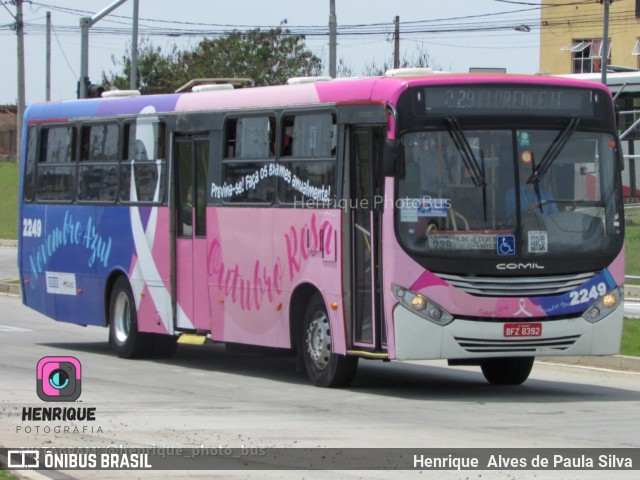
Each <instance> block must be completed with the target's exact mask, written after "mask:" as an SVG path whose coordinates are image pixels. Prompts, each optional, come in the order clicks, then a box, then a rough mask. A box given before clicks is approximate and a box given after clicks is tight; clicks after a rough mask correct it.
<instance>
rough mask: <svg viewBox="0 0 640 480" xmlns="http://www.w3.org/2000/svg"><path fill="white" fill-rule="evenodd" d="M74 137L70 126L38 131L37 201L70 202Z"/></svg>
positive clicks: (73, 175)
mask: <svg viewBox="0 0 640 480" xmlns="http://www.w3.org/2000/svg"><path fill="white" fill-rule="evenodd" d="M76 137H77V129H76V127H74V126H71V125H64V126H56V127H47V128H43V129H42V130H41V137H40V155H39V159H38V160H39V161H38V164H37V168H36V170H37V175H36V178H37V180H36V198H37V199H38V200H51V201H65V202H68V201H71V200H73V197H74V194H75V184H76V164H75V158H76Z"/></svg>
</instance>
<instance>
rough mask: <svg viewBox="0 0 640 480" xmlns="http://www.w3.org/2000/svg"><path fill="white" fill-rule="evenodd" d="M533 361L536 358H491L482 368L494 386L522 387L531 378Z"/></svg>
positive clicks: (484, 361) (485, 376)
mask: <svg viewBox="0 0 640 480" xmlns="http://www.w3.org/2000/svg"><path fill="white" fill-rule="evenodd" d="M533 361H534V357H512V358H489V359H487V360H483V361H482V363H481V364H480V368H481V369H482V373H483V375H484V378H486V379H487V381H488V382H489V383H491V384H492V385H520V384H521V383H524V382H525V380H526V379H527V378H529V374H530V373H531V369H532V368H533Z"/></svg>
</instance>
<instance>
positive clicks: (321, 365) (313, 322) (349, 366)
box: [302, 294, 358, 387]
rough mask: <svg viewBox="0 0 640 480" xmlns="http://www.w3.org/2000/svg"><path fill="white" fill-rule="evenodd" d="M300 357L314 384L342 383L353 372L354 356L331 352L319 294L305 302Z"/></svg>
mask: <svg viewBox="0 0 640 480" xmlns="http://www.w3.org/2000/svg"><path fill="white" fill-rule="evenodd" d="M302 357H303V360H304V366H305V369H306V371H307V375H308V376H309V378H310V379H311V381H312V382H313V384H314V385H315V386H317V387H344V386H346V385H348V384H349V383H350V382H351V380H353V377H354V375H355V373H356V369H357V367H358V357H347V356H345V355H338V354H335V353H332V352H331V327H330V325H329V316H328V315H327V309H326V308H325V306H324V301H323V299H322V296H321V295H319V294H316V295H314V296H313V297H312V298H311V302H309V305H308V306H307V311H306V314H305V318H304V327H303V331H302Z"/></svg>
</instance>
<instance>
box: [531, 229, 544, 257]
mask: <svg viewBox="0 0 640 480" xmlns="http://www.w3.org/2000/svg"><path fill="white" fill-rule="evenodd" d="M547 251H548V243H547V232H529V253H546V252H547Z"/></svg>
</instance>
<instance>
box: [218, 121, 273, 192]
mask: <svg viewBox="0 0 640 480" xmlns="http://www.w3.org/2000/svg"><path fill="white" fill-rule="evenodd" d="M275 131H276V120H275V118H274V117H273V116H264V115H263V116H254V117H241V118H228V119H227V120H226V121H225V134H224V139H225V140H224V157H225V158H224V160H223V162H222V184H223V185H225V184H226V185H228V186H229V187H231V189H230V192H226V193H225V194H224V197H223V201H224V202H225V203H252V204H255V203H271V202H272V201H273V199H274V197H275V185H276V180H275V176H274V174H273V168H270V166H271V165H272V164H273V160H274V151H275V142H276V135H275Z"/></svg>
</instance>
